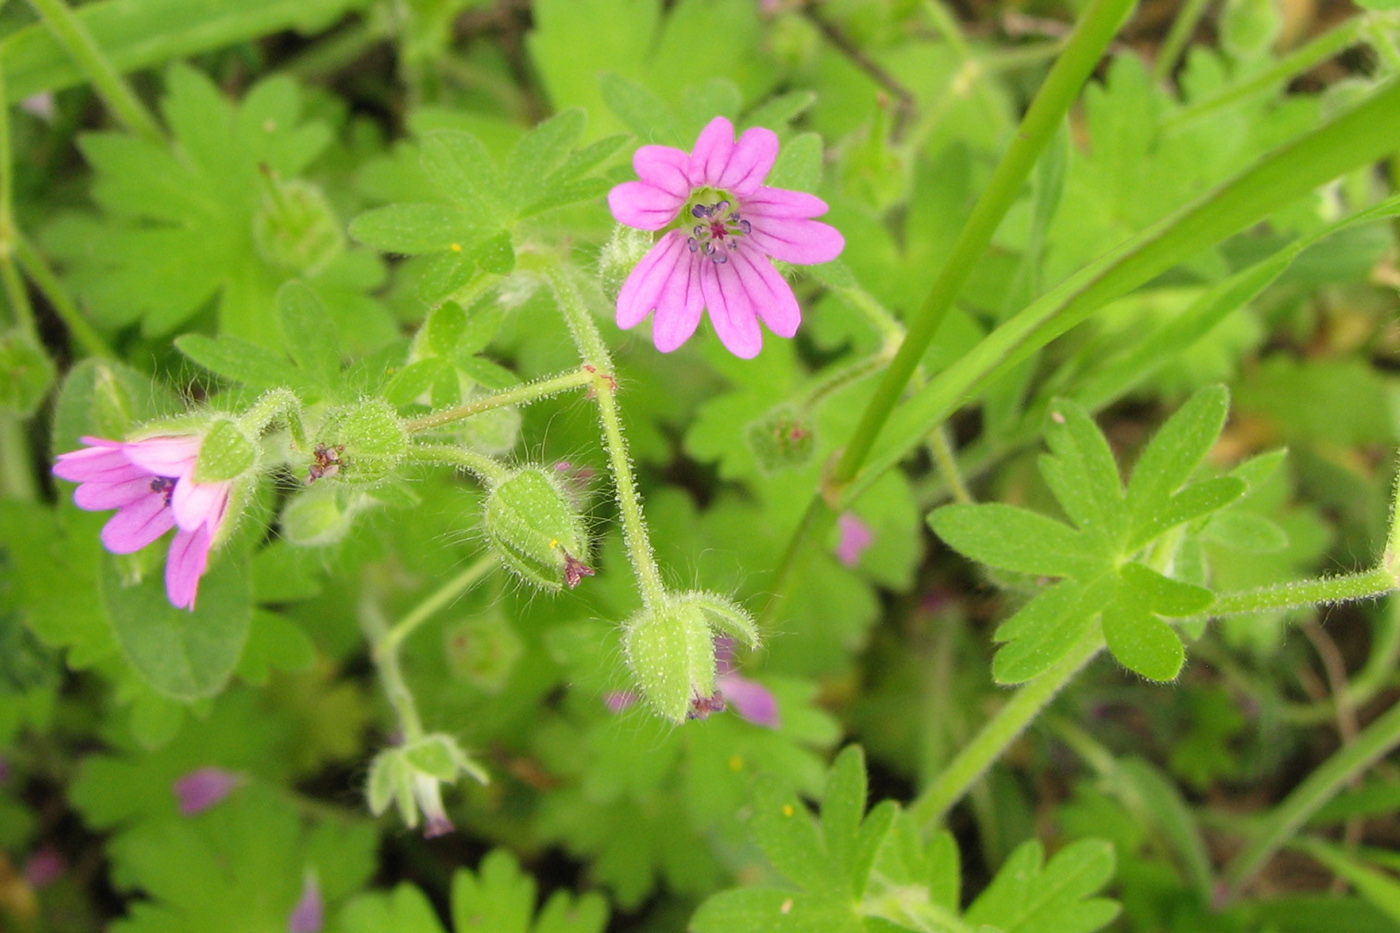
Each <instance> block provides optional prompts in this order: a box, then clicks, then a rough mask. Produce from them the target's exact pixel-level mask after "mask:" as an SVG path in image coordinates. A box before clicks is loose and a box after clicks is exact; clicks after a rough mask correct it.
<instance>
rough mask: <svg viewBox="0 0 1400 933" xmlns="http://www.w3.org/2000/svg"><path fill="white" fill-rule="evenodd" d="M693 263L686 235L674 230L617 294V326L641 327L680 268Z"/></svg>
mask: <svg viewBox="0 0 1400 933" xmlns="http://www.w3.org/2000/svg"><path fill="white" fill-rule="evenodd" d="M690 261H691V256H690V251H689V250H688V249H687V248H686V245H685V233H684V232H682V231H680V230H672V231H671V232H670V233H668V234H666V235H665V236H663V237H662V238H661V239H660V240H658V241H657V243H656V245H655V246H653V247H652V248H651V251H650V252H649V253H647V254H646V255H645V256H643V257H642V261H641V262H639V263H637V267H636V268H635V269H633V270H632V273H631V274H630V275H628V276H627V281H626V282H624V283H623V284H622V291H620V292H618V295H617V326H618V327H621V328H623V329H624V330H625V329H627V328H629V327H636V326H637V325H638V324H640V323H641V322H642V321H643V320H644V319H645V318H646V316H647V315H648V314H650V313H651V312H652V311H653V310H654V309H655V308H656V306H657V301H658V300H659V299H660V297H661V293H662V292H663V291H664V290H665V289H666V286H667V284H668V283H669V282H670V280H671V279H673V278H674V277H675V276H676V274H677V272H678V271H679V266H680V265H681V264H682V263H686V264H688V263H689V262H690Z"/></svg>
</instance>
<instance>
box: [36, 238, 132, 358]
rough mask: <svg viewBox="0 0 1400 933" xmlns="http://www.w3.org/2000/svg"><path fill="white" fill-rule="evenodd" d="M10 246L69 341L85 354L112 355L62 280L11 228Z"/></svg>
mask: <svg viewBox="0 0 1400 933" xmlns="http://www.w3.org/2000/svg"><path fill="white" fill-rule="evenodd" d="M14 250H15V258H16V259H18V260H19V264H20V268H22V269H23V270H24V274H25V275H27V276H28V277H29V281H31V282H33V283H34V286H35V287H36V288H37V289H39V292H40V294H42V295H43V296H44V300H46V301H47V302H48V303H49V306H50V307H51V308H53V310H54V313H55V314H57V315H58V319H59V320H60V321H62V322H63V326H64V327H65V328H67V330H68V336H69V337H71V338H72V339H73V342H74V343H76V344H77V345H78V346H79V347H81V348H82V349H83V352H85V353H86V354H87V355H88V356H95V357H98V358H99V359H104V360H114V359H116V358H117V355H116V353H115V352H113V350H112V348H111V347H109V346H108V345H107V341H106V340H105V339H103V337H102V335H101V334H100V333H98V332H97V328H95V327H93V326H92V322H91V321H89V320H88V319H87V317H86V316H84V315H83V312H82V310H81V309H80V308H79V307H78V303H77V302H76V301H74V300H73V296H71V295H69V294H68V290H67V289H65V288H64V287H63V283H62V282H60V281H59V278H58V276H57V275H55V274H54V271H53V270H52V269H50V268H49V264H48V263H47V262H45V261H44V257H43V256H41V255H40V254H39V252H38V251H37V250H35V249H34V247H33V246H31V245H30V243H29V241H28V240H27V239H26V238H25V237H24V236H22V235H20V234H19V233H18V231H16V232H15V240H14Z"/></svg>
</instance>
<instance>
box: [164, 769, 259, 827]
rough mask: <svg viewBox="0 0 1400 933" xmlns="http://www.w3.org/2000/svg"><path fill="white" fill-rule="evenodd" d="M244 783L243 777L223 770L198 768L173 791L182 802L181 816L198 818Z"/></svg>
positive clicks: (176, 785)
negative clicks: (197, 816)
mask: <svg viewBox="0 0 1400 933" xmlns="http://www.w3.org/2000/svg"><path fill="white" fill-rule="evenodd" d="M243 781H244V778H243V775H241V774H235V773H234V772H232V771H227V770H225V769H223V768H214V767H209V768H196V769H195V770H193V771H191V772H189V773H188V774H186V775H184V776H183V777H181V778H179V779H178V780H177V781H176V782H175V784H174V787H173V788H172V790H174V791H175V797H176V799H177V800H179V801H180V813H181V815H182V816H196V815H198V814H200V813H203V812H204V811H205V810H208V809H209V808H210V807H214V806H218V805H219V804H220V803H222V802H223V800H224V798H225V797H227V796H228V795H229V794H231V793H233V792H234V791H235V790H237V789H238V787H239V785H241V784H242V783H243Z"/></svg>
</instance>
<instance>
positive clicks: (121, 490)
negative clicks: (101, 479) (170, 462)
mask: <svg viewBox="0 0 1400 933" xmlns="http://www.w3.org/2000/svg"><path fill="white" fill-rule="evenodd" d="M130 469H133V470H138V468H137V467H130ZM138 474H139V475H137V476H136V477H135V478H134V479H128V480H124V481H122V482H117V483H110V482H108V483H93V482H88V483H83V484H82V485H81V486H79V487H78V488H77V489H76V490H74V492H73V502H74V504H75V505H77V506H78V508H80V509H87V510H88V511H89V512H101V511H102V510H104V509H120V508H122V507H124V506H128V505H131V504H132V503H133V502H135V501H136V500H138V499H140V498H142V497H143V496H150V495H156V496H160V495H162V493H161V492H160V490H159V489H152V487H151V483H153V482H154V483H160V482H162V480H159V479H157V478H156V477H154V476H150V475H149V474H146V473H141V472H140V471H139V470H138Z"/></svg>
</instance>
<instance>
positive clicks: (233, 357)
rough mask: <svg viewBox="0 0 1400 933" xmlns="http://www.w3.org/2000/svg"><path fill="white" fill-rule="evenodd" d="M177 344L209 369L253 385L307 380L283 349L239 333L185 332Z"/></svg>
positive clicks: (293, 383)
mask: <svg viewBox="0 0 1400 933" xmlns="http://www.w3.org/2000/svg"><path fill="white" fill-rule="evenodd" d="M175 346H176V348H177V349H179V351H180V352H181V353H183V354H185V356H188V357H189V358H190V359H191V360H193V361H194V362H196V363H198V364H199V365H200V366H203V367H204V368H205V369H207V370H209V371H210V372H212V373H215V374H217V375H220V376H223V377H224V378H225V379H230V380H232V381H234V382H240V383H242V384H243V385H246V386H248V387H249V388H251V389H272V388H277V387H278V386H292V387H301V386H302V385H303V384H304V383H305V380H304V379H303V378H302V377H301V373H300V371H299V370H298V369H297V368H296V367H295V366H293V365H292V364H291V363H290V362H289V361H288V360H287V359H286V358H285V357H284V356H282V355H281V354H280V353H275V352H273V351H272V350H268V349H265V348H263V347H260V346H258V345H257V344H255V343H249V342H248V341H246V340H243V339H242V338H239V337H231V336H228V335H224V336H222V337H217V338H215V337H206V336H204V335H203V334H185V335H184V336H182V337H177V338H175Z"/></svg>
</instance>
